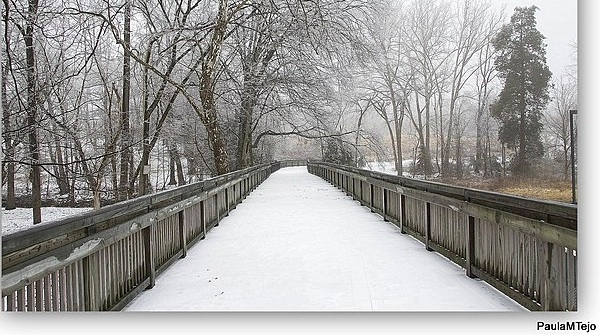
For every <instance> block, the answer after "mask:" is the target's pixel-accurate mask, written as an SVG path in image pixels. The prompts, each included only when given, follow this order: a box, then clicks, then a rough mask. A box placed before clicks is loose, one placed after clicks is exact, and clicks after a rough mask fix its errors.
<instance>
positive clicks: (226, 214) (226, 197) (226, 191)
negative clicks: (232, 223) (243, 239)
mask: <svg viewBox="0 0 600 335" xmlns="http://www.w3.org/2000/svg"><path fill="white" fill-rule="evenodd" d="M225 207H226V208H227V212H226V213H225V216H229V187H226V188H225Z"/></svg>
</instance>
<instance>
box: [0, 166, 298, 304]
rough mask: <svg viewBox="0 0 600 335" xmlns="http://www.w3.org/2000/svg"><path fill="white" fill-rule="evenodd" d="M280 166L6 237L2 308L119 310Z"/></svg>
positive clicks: (252, 170) (233, 175) (251, 170)
mask: <svg viewBox="0 0 600 335" xmlns="http://www.w3.org/2000/svg"><path fill="white" fill-rule="evenodd" d="M298 165H306V162H305V161H282V162H274V163H270V164H263V165H260V166H256V167H251V168H248V169H245V170H240V171H235V172H231V173H229V174H226V175H222V176H218V177H216V178H212V179H210V180H205V181H201V182H197V183H193V184H189V185H185V186H181V187H177V188H174V189H171V190H167V191H164V192H159V193H155V194H150V195H146V196H142V197H139V198H136V199H132V200H128V201H125V202H121V203H117V204H114V205H110V206H106V207H104V208H101V209H99V210H94V211H90V212H86V213H83V214H80V215H77V216H74V217H70V218H66V219H63V220H59V221H55V222H52V223H47V224H43V225H39V226H33V227H32V228H30V229H26V230H22V231H17V232H15V233H12V234H8V235H5V236H2V298H3V299H2V310H3V311H106V310H120V309H122V308H123V307H124V306H125V305H126V304H127V303H128V302H130V301H131V300H132V299H133V298H134V297H135V296H136V295H137V294H138V293H139V292H141V291H143V290H145V289H149V288H152V287H153V286H154V281H155V278H156V274H157V273H160V272H161V271H164V270H165V269H166V268H167V267H168V266H169V265H170V264H172V263H173V262H175V261H176V260H177V259H179V258H182V257H185V256H186V254H187V248H188V247H189V246H190V245H192V244H193V243H196V242H197V241H199V240H201V239H204V237H205V236H206V233H207V232H208V231H210V229H212V228H213V227H215V226H218V224H219V221H220V220H221V218H222V217H224V216H227V215H228V214H229V211H230V210H232V209H234V208H235V207H236V205H237V204H238V203H240V202H241V201H242V200H243V199H244V198H245V197H246V196H247V195H248V194H249V193H250V192H252V190H254V189H255V188H256V187H257V186H258V185H259V184H260V183H262V182H263V181H264V180H265V179H266V178H267V177H268V176H269V175H270V174H271V173H272V172H274V171H276V170H278V169H279V168H281V167H287V166H298Z"/></svg>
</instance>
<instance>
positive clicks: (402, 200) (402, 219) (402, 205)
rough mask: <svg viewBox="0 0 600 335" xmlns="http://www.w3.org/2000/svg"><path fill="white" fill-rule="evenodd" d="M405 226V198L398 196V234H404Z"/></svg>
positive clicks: (402, 195)
mask: <svg viewBox="0 0 600 335" xmlns="http://www.w3.org/2000/svg"><path fill="white" fill-rule="evenodd" d="M405 225H406V196H405V195H404V194H400V233H402V234H406V230H404V226H405Z"/></svg>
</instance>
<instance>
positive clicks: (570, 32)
mask: <svg viewBox="0 0 600 335" xmlns="http://www.w3.org/2000/svg"><path fill="white" fill-rule="evenodd" d="M491 1H492V3H493V4H494V5H496V6H498V8H501V7H502V6H506V14H507V19H509V18H510V16H511V15H512V13H513V12H514V9H515V7H517V6H519V7H529V6H532V5H535V6H537V7H538V8H539V9H538V11H537V12H536V14H535V17H536V19H537V28H538V30H539V31H540V32H541V33H542V35H544V36H545V37H546V44H547V48H546V57H547V62H548V66H549V67H550V71H552V74H553V77H554V78H556V77H558V76H559V75H560V73H561V72H562V71H563V69H564V68H565V67H566V66H567V65H569V64H572V63H573V59H574V55H573V47H572V45H573V43H576V42H577V25H578V20H577V7H578V6H577V1H576V0H491Z"/></svg>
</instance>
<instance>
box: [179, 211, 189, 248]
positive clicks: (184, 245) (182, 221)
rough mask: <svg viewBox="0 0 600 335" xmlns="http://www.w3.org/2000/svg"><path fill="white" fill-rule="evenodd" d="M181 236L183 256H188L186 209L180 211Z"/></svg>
mask: <svg viewBox="0 0 600 335" xmlns="http://www.w3.org/2000/svg"><path fill="white" fill-rule="evenodd" d="M178 215H179V236H180V244H181V251H182V254H181V258H185V256H187V237H186V234H187V231H186V224H185V210H183V209H182V210H181V211H180V212H179V213H178Z"/></svg>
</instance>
